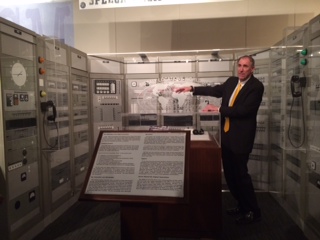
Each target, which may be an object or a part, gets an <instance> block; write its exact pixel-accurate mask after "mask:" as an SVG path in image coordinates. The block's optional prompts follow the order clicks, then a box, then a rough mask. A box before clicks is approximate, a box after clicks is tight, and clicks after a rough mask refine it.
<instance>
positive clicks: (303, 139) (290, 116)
mask: <svg viewBox="0 0 320 240" xmlns="http://www.w3.org/2000/svg"><path fill="white" fill-rule="evenodd" d="M296 98H297V97H292V102H291V108H290V112H289V126H288V139H289V141H290V143H291V145H292V146H293V147H295V148H300V147H301V146H302V145H303V144H304V142H305V135H306V134H305V120H304V106H303V97H302V95H301V110H302V128H303V129H302V142H301V143H300V144H298V145H295V144H294V143H293V141H292V139H291V135H290V129H291V119H292V108H293V105H294V99H296Z"/></svg>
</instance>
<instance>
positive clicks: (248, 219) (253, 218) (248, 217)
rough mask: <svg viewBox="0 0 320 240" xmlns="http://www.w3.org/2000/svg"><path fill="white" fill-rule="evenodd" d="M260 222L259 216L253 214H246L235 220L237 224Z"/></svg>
mask: <svg viewBox="0 0 320 240" xmlns="http://www.w3.org/2000/svg"><path fill="white" fill-rule="evenodd" d="M260 220H261V214H257V213H254V212H251V211H250V212H247V213H246V214H244V215H242V216H241V217H238V218H237V219H236V223H237V224H250V223H254V222H258V221H260Z"/></svg>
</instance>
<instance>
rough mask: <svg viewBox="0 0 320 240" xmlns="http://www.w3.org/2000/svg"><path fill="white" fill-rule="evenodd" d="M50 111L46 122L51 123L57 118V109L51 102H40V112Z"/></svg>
mask: <svg viewBox="0 0 320 240" xmlns="http://www.w3.org/2000/svg"><path fill="white" fill-rule="evenodd" d="M51 110H52V114H51V115H48V116H47V120H48V121H51V122H55V121H56V117H57V109H56V106H55V105H54V103H53V102H52V101H47V102H42V103H41V111H42V112H49V111H51Z"/></svg>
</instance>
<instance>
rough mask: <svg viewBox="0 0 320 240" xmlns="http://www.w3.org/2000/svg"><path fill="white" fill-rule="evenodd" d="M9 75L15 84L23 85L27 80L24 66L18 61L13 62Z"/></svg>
mask: <svg viewBox="0 0 320 240" xmlns="http://www.w3.org/2000/svg"><path fill="white" fill-rule="evenodd" d="M11 77H12V80H13V81H14V82H15V84H17V85H18V86H20V87H21V86H23V85H24V84H25V82H26V80H27V72H26V69H25V67H24V66H23V65H22V64H21V63H19V62H16V63H14V64H13V65H12V68H11Z"/></svg>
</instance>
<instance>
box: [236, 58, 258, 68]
mask: <svg viewBox="0 0 320 240" xmlns="http://www.w3.org/2000/svg"><path fill="white" fill-rule="evenodd" d="M243 58H248V59H249V60H250V62H251V67H254V65H255V61H254V59H253V57H252V56H250V55H243V56H241V57H239V58H238V61H237V63H239V61H240V60H241V59H243Z"/></svg>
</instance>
